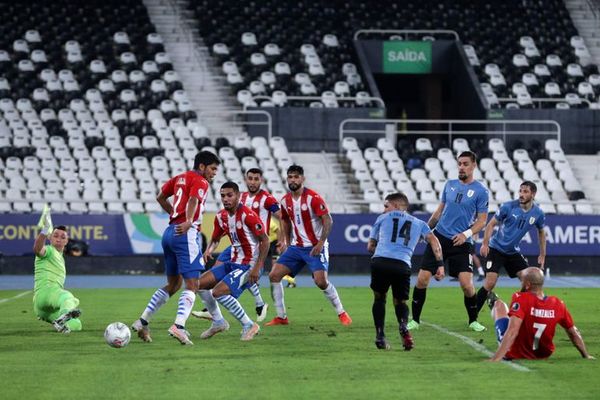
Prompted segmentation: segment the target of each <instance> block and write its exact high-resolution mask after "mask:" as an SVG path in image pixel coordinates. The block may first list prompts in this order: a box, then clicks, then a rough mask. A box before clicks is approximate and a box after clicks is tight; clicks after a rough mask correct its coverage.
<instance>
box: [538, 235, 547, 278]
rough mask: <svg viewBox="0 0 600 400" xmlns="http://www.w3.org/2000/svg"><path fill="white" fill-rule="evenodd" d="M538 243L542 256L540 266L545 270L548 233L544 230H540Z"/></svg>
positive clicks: (539, 257)
mask: <svg viewBox="0 0 600 400" xmlns="http://www.w3.org/2000/svg"><path fill="white" fill-rule="evenodd" d="M538 241H539V242H540V255H539V256H538V266H539V267H540V268H541V269H544V265H545V264H546V231H545V230H544V228H541V229H538Z"/></svg>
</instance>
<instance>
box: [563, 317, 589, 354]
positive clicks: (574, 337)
mask: <svg viewBox="0 0 600 400" xmlns="http://www.w3.org/2000/svg"><path fill="white" fill-rule="evenodd" d="M565 330H566V331H567V335H569V339H570V340H571V343H573V346H575V347H576V348H577V350H579V354H581V357H583V358H587V359H589V360H594V359H595V357H594V356H592V355H590V353H588V351H587V349H586V347H585V343H584V342H583V337H581V333H579V329H577V327H576V326H575V325H573V326H572V327H570V328H569V329H565Z"/></svg>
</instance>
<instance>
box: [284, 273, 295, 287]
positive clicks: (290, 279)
mask: <svg viewBox="0 0 600 400" xmlns="http://www.w3.org/2000/svg"><path fill="white" fill-rule="evenodd" d="M283 279H284V280H285V281H286V282H287V287H289V288H295V287H296V286H297V285H296V278H294V277H293V276H289V275H286V276H284V277H283Z"/></svg>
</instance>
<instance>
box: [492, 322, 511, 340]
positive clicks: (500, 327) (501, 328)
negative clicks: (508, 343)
mask: <svg viewBox="0 0 600 400" xmlns="http://www.w3.org/2000/svg"><path fill="white" fill-rule="evenodd" d="M508 321H509V320H508V317H504V318H499V319H497V320H496V323H495V324H494V327H495V330H496V340H498V344H500V342H502V339H504V334H505V333H506V330H507V329H508Z"/></svg>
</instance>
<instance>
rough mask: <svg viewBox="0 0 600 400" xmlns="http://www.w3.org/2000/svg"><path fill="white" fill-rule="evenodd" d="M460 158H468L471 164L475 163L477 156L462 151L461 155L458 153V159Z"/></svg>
mask: <svg viewBox="0 0 600 400" xmlns="http://www.w3.org/2000/svg"><path fill="white" fill-rule="evenodd" d="M461 157H469V158H470V159H471V162H473V163H476V162H477V154H475V153H473V152H472V151H471V150H467V151H463V152H462V153H460V155H459V156H458V158H461Z"/></svg>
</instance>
